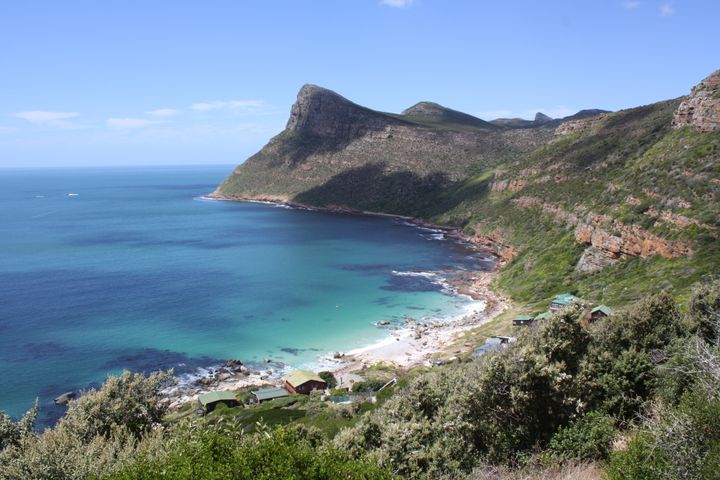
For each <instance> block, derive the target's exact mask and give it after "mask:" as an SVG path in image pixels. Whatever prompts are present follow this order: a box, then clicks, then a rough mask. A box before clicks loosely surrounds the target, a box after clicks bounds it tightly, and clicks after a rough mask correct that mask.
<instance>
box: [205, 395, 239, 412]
mask: <svg viewBox="0 0 720 480" xmlns="http://www.w3.org/2000/svg"><path fill="white" fill-rule="evenodd" d="M221 403H222V404H225V405H227V406H228V407H230V408H232V407H237V406H238V405H240V402H238V400H237V398H235V394H234V393H232V392H229V391H227V390H220V391H218V392H210V393H204V394H202V395H200V396H199V397H198V405H199V406H200V409H201V410H202V411H203V412H204V413H210V412H212V411H213V410H215V408H216V407H217V406H218V405H220V404H221Z"/></svg>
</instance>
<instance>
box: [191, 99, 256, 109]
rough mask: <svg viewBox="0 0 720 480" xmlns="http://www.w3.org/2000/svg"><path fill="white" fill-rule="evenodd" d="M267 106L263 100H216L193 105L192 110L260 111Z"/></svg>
mask: <svg viewBox="0 0 720 480" xmlns="http://www.w3.org/2000/svg"><path fill="white" fill-rule="evenodd" d="M264 106H265V102H264V101H262V100H216V101H214V102H200V103H193V104H192V106H191V108H192V109H193V110H198V111H202V112H204V111H208V110H219V109H229V110H248V111H253V110H259V109H261V108H263V107H264Z"/></svg>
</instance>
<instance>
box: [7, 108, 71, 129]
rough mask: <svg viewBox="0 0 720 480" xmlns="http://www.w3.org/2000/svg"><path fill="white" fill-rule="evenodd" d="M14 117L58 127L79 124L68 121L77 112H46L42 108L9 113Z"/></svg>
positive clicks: (69, 126)
mask: <svg viewBox="0 0 720 480" xmlns="http://www.w3.org/2000/svg"><path fill="white" fill-rule="evenodd" d="M10 115H11V116H13V117H15V118H21V119H23V120H27V121H28V122H30V123H34V124H35V125H49V126H52V127H58V128H78V127H80V126H79V125H77V124H75V123H72V122H69V121H68V120H69V119H71V118H75V117H77V116H79V115H80V114H79V113H78V112H48V111H43V110H32V111H26V112H16V113H12V114H10Z"/></svg>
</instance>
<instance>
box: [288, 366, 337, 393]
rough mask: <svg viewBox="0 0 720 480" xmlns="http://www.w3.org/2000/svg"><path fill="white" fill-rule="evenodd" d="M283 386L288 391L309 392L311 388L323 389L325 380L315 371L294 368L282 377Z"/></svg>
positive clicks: (325, 385)
mask: <svg viewBox="0 0 720 480" xmlns="http://www.w3.org/2000/svg"><path fill="white" fill-rule="evenodd" d="M283 381H284V382H285V388H286V389H287V391H288V392H290V393H310V392H312V391H313V390H324V389H325V387H327V384H326V383H325V381H324V380H323V379H322V378H320V377H319V376H318V375H317V374H316V373H313V372H308V371H307V370H296V371H294V372H292V373H291V374H290V375H288V376H287V377H285V378H284V379H283Z"/></svg>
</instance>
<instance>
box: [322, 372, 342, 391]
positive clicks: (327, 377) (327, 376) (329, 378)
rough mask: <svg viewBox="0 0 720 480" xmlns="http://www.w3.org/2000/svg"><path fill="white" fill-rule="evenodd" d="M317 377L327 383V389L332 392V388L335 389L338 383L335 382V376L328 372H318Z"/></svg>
mask: <svg viewBox="0 0 720 480" xmlns="http://www.w3.org/2000/svg"><path fill="white" fill-rule="evenodd" d="M318 376H319V377H320V378H322V379H323V380H324V381H325V383H327V388H329V389H331V390H332V389H333V388H335V387H337V384H338V382H337V379H336V378H335V375H333V373H332V372H328V371H324V372H320V373H318Z"/></svg>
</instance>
